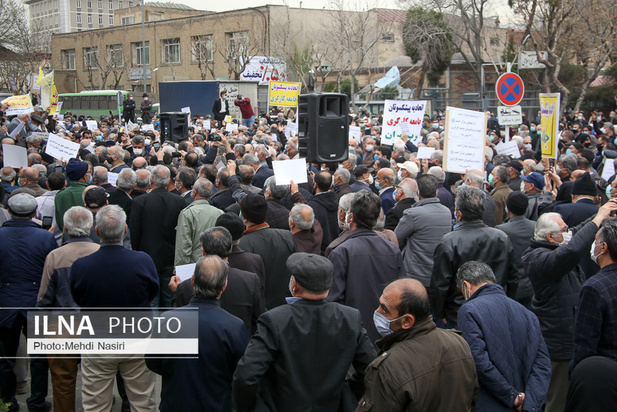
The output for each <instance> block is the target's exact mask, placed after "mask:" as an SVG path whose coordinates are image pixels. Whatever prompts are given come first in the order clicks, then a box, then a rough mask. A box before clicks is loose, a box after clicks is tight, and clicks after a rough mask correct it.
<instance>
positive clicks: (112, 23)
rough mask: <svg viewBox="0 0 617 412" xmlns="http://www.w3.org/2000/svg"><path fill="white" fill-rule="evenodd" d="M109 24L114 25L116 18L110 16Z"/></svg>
mask: <svg viewBox="0 0 617 412" xmlns="http://www.w3.org/2000/svg"><path fill="white" fill-rule="evenodd" d="M109 24H110V25H112V26H113V25H114V16H109Z"/></svg>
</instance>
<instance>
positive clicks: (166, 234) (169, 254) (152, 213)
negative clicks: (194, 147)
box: [129, 165, 186, 307]
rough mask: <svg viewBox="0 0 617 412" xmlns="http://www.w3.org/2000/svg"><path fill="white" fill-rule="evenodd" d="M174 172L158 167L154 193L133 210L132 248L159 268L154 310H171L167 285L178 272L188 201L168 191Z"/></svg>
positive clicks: (132, 208) (140, 198)
mask: <svg viewBox="0 0 617 412" xmlns="http://www.w3.org/2000/svg"><path fill="white" fill-rule="evenodd" d="M169 180H170V171H169V169H168V168H167V167H165V166H162V165H158V166H155V167H154V170H153V171H152V176H151V181H152V183H151V184H152V191H151V192H150V193H147V194H145V195H143V196H140V197H138V198H136V199H135V200H133V205H132V206H131V221H130V226H129V229H130V230H131V245H132V247H133V250H141V251H144V252H146V253H147V254H148V255H150V257H151V258H152V260H154V264H155V266H156V270H157V272H158V275H159V281H160V286H161V287H160V290H159V293H158V295H157V296H156V298H155V299H154V301H153V302H152V306H154V307H156V306H160V307H170V306H171V292H170V291H169V288H168V287H167V285H168V284H169V280H170V279H171V276H172V272H173V269H174V253H175V242H176V226H177V225H178V216H179V215H180V212H181V211H182V209H184V207H185V206H186V202H185V200H184V199H183V198H182V197H180V196H178V195H174V194H173V193H170V192H168V191H167V186H168V185H169Z"/></svg>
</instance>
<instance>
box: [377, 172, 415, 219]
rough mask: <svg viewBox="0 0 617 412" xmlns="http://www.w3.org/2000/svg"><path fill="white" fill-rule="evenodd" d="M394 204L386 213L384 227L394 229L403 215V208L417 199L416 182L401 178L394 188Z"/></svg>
mask: <svg viewBox="0 0 617 412" xmlns="http://www.w3.org/2000/svg"><path fill="white" fill-rule="evenodd" d="M394 200H396V204H395V205H394V207H393V208H392V209H390V210H389V211H388V213H386V225H385V229H390V230H394V229H396V225H398V222H399V221H400V220H401V218H402V217H403V213H405V210H407V209H409V208H410V207H412V206H413V205H414V204H415V203H416V202H417V201H418V184H417V183H416V181H415V180H413V179H409V178H407V179H403V180H402V181H401V183H399V184H398V185H397V186H396V189H395V190H394Z"/></svg>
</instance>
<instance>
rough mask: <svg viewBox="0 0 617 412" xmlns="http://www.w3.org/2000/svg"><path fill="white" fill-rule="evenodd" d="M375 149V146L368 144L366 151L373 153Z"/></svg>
mask: <svg viewBox="0 0 617 412" xmlns="http://www.w3.org/2000/svg"><path fill="white" fill-rule="evenodd" d="M374 148H375V146H373V145H372V144H367V145H366V151H367V152H372V151H373V149H374Z"/></svg>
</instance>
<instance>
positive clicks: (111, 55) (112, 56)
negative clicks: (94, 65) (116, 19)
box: [107, 44, 124, 67]
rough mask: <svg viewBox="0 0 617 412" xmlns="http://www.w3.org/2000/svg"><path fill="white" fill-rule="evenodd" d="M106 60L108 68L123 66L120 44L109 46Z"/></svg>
mask: <svg viewBox="0 0 617 412" xmlns="http://www.w3.org/2000/svg"><path fill="white" fill-rule="evenodd" d="M107 59H108V61H109V66H111V67H122V66H124V49H123V48H122V45H121V44H111V45H109V46H108V47H107Z"/></svg>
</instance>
